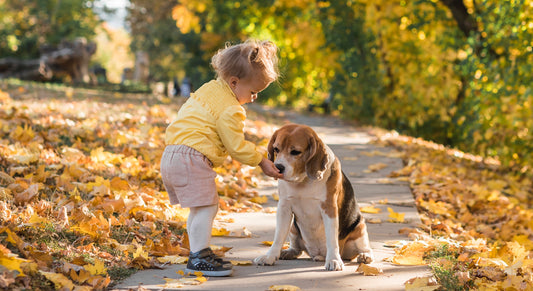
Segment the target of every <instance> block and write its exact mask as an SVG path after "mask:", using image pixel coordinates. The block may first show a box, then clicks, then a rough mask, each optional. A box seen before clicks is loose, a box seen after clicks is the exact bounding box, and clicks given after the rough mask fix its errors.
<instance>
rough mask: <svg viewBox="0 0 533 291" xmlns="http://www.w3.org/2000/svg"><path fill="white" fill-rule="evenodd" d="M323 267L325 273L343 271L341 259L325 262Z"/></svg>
mask: <svg viewBox="0 0 533 291" xmlns="http://www.w3.org/2000/svg"><path fill="white" fill-rule="evenodd" d="M324 267H325V268H326V271H342V270H343V269H344V263H343V262H342V260H341V259H333V260H327V261H326V265H324Z"/></svg>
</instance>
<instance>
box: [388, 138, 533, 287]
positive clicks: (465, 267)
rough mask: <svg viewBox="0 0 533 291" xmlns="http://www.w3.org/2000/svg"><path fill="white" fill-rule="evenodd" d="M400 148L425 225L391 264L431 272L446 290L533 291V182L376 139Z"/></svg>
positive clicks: (416, 142)
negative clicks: (418, 266) (424, 267)
mask: <svg viewBox="0 0 533 291" xmlns="http://www.w3.org/2000/svg"><path fill="white" fill-rule="evenodd" d="M378 136H380V138H379V139H380V141H381V142H383V143H386V144H387V145H392V146H395V147H397V148H400V149H401V150H402V151H403V152H404V153H405V157H404V159H405V163H406V166H405V167H404V168H403V169H401V170H400V171H397V172H395V173H393V176H395V177H399V176H405V177H408V179H409V182H410V185H411V188H412V191H413V193H414V196H415V199H416V203H417V206H418V209H419V213H420V215H421V219H422V221H423V224H424V226H423V232H422V231H420V230H412V231H411V234H410V237H411V238H413V239H415V241H413V242H411V243H409V244H407V245H405V246H403V247H401V248H399V249H397V252H396V255H395V256H394V257H393V258H392V262H393V263H394V262H396V263H398V264H404V265H408V264H418V263H421V264H430V266H431V267H432V269H433V271H434V274H435V276H436V277H437V280H438V281H439V283H440V284H441V286H443V287H445V289H456V290H458V289H463V288H464V289H468V288H475V289H482V290H485V289H490V290H496V289H497V290H532V289H533V241H532V239H533V209H532V205H531V203H532V195H533V191H532V190H533V188H532V181H531V179H530V178H528V177H527V176H524V175H520V174H517V173H513V172H510V171H506V170H505V169H504V168H503V167H502V166H501V165H499V163H498V161H497V160H483V159H482V158H480V157H478V156H474V155H470V154H467V153H464V152H461V151H458V150H454V149H450V148H447V147H444V146H442V145H438V144H435V143H432V142H428V141H424V140H422V139H415V138H412V137H406V136H400V135H398V134H395V133H386V134H383V133H378Z"/></svg>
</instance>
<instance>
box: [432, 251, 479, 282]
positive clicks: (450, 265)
mask: <svg viewBox="0 0 533 291" xmlns="http://www.w3.org/2000/svg"><path fill="white" fill-rule="evenodd" d="M458 256H459V252H458V251H457V250H456V249H454V248H453V246H450V245H449V244H442V245H440V246H439V247H437V248H436V249H435V250H434V251H432V252H431V253H429V254H428V255H427V257H426V258H425V259H426V260H427V261H428V262H429V267H430V268H431V270H432V271H433V275H435V278H436V279H437V282H438V283H439V284H440V285H441V286H442V287H441V289H440V290H457V291H462V290H469V289H470V287H471V286H468V285H465V284H463V283H462V282H460V280H459V278H458V277H457V272H467V271H468V269H467V267H466V266H464V264H462V263H461V262H459V261H458V260H457V257H458Z"/></svg>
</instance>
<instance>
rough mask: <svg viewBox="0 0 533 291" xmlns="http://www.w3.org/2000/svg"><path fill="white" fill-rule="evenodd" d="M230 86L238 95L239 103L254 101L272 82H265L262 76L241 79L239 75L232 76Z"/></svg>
mask: <svg viewBox="0 0 533 291" xmlns="http://www.w3.org/2000/svg"><path fill="white" fill-rule="evenodd" d="M229 85H230V88H231V90H232V91H233V93H234V94H235V96H237V100H238V101H239V104H241V105H243V104H246V103H250V102H254V100H255V99H257V94H258V93H259V92H261V91H263V90H265V88H266V87H268V85H270V82H265V81H263V80H261V79H260V78H254V79H239V78H237V77H230V82H229Z"/></svg>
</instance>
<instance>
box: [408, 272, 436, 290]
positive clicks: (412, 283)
mask: <svg viewBox="0 0 533 291" xmlns="http://www.w3.org/2000/svg"><path fill="white" fill-rule="evenodd" d="M404 285H405V290H406V291H432V290H436V289H438V288H440V287H441V286H440V285H439V284H437V282H435V278H433V277H432V276H431V277H416V278H411V279H409V280H408V281H407V282H405V284H404Z"/></svg>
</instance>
